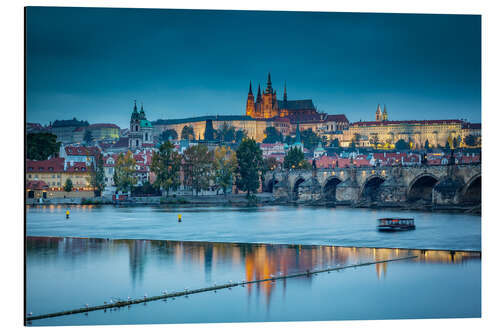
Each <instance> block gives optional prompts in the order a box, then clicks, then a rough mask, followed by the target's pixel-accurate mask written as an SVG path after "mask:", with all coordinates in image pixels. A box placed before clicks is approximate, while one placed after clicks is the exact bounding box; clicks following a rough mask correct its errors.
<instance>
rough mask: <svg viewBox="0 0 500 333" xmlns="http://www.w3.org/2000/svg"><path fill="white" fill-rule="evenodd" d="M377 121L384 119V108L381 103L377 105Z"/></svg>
mask: <svg viewBox="0 0 500 333" xmlns="http://www.w3.org/2000/svg"><path fill="white" fill-rule="evenodd" d="M375 121H382V110H381V109H380V104H379V105H378V106H377V111H375Z"/></svg>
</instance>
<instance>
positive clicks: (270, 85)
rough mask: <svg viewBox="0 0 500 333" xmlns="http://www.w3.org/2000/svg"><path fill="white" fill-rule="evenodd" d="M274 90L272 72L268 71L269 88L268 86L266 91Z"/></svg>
mask: <svg viewBox="0 0 500 333" xmlns="http://www.w3.org/2000/svg"><path fill="white" fill-rule="evenodd" d="M272 92H273V85H272V83H271V72H269V73H267V88H266V93H272Z"/></svg>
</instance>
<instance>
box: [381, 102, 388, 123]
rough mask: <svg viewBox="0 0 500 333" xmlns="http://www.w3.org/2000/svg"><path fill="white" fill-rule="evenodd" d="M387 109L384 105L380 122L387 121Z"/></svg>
mask: <svg viewBox="0 0 500 333" xmlns="http://www.w3.org/2000/svg"><path fill="white" fill-rule="evenodd" d="M387 120H388V119H387V109H386V107H385V104H384V112H383V113H382V121H387Z"/></svg>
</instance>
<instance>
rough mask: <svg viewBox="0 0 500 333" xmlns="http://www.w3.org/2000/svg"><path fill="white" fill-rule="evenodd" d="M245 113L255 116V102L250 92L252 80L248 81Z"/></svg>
mask: <svg viewBox="0 0 500 333" xmlns="http://www.w3.org/2000/svg"><path fill="white" fill-rule="evenodd" d="M246 115H247V116H250V117H254V116H255V102H254V98H253V93H252V81H250V88H249V89H248V97H247V110H246Z"/></svg>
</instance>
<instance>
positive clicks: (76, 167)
mask: <svg viewBox="0 0 500 333" xmlns="http://www.w3.org/2000/svg"><path fill="white" fill-rule="evenodd" d="M91 170H92V167H91V166H88V165H87V164H85V162H74V163H73V165H71V163H70V162H66V172H89V171H91Z"/></svg>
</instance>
